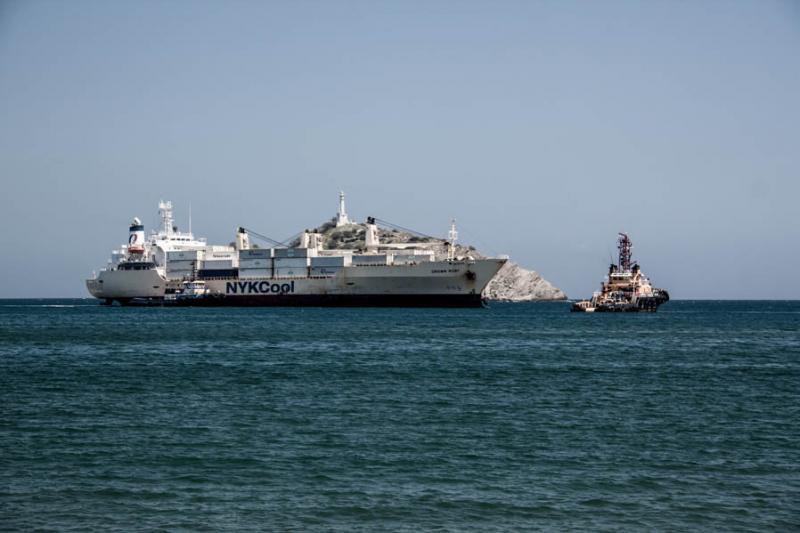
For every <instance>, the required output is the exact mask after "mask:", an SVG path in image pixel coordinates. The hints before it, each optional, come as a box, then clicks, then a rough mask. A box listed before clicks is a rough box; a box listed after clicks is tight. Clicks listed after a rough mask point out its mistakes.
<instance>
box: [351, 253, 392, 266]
mask: <svg viewBox="0 0 800 533" xmlns="http://www.w3.org/2000/svg"><path fill="white" fill-rule="evenodd" d="M387 262H388V258H387V257H386V255H385V254H381V255H354V256H353V264H354V265H385V264H387Z"/></svg>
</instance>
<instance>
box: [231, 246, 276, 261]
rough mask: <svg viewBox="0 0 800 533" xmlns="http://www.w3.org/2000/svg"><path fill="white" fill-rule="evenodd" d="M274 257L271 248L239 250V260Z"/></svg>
mask: <svg viewBox="0 0 800 533" xmlns="http://www.w3.org/2000/svg"><path fill="white" fill-rule="evenodd" d="M270 257H272V250H271V249H270V248H255V249H251V250H239V260H240V261H243V260H244V259H255V258H259V259H265V258H266V259H269V258H270Z"/></svg>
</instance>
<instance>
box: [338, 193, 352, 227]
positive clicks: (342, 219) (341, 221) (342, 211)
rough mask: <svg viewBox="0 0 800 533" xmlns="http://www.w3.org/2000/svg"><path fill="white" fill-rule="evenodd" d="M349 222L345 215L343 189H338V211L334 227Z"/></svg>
mask: <svg viewBox="0 0 800 533" xmlns="http://www.w3.org/2000/svg"><path fill="white" fill-rule="evenodd" d="M347 224H350V219H349V218H348V217H347V211H345V208H344V191H339V212H338V213H336V227H337V228H338V227H339V226H346V225H347Z"/></svg>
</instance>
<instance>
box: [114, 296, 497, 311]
mask: <svg viewBox="0 0 800 533" xmlns="http://www.w3.org/2000/svg"><path fill="white" fill-rule="evenodd" d="M115 302H116V303H119V304H120V305H122V306H139V307H151V306H156V307H157V306H163V307H424V308H432V307H441V308H476V307H486V301H485V299H484V298H482V297H481V295H480V294H383V295H375V294H369V295H366V294H287V295H274V296H266V295H264V296H255V295H254V296H238V297H230V296H221V297H213V296H211V297H205V298H190V299H176V300H168V299H164V298H130V299H128V298H116V299H114V300H105V301H103V302H101V303H102V304H103V305H112V304H113V303H115Z"/></svg>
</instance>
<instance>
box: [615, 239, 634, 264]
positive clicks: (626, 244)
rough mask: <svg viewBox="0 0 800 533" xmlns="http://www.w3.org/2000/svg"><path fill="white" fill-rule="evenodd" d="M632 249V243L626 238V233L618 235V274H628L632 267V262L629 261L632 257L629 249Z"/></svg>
mask: <svg viewBox="0 0 800 533" xmlns="http://www.w3.org/2000/svg"><path fill="white" fill-rule="evenodd" d="M632 248H633V243H631V239H630V237H628V234H627V233H620V234H619V238H618V239H617V250H619V263H618V265H617V266H618V267H619V271H620V272H630V271H631V267H632V266H633V262H632V261H631V259H632V257H633V252H632V251H631V249H632Z"/></svg>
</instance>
